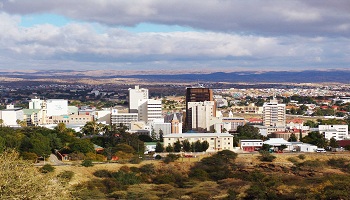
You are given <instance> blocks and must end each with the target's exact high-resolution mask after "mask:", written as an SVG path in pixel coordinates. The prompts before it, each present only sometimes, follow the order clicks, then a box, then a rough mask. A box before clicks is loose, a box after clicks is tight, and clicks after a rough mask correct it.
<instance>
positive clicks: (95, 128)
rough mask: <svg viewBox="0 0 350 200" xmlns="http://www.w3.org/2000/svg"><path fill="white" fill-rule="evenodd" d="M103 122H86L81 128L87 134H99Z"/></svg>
mask: <svg viewBox="0 0 350 200" xmlns="http://www.w3.org/2000/svg"><path fill="white" fill-rule="evenodd" d="M102 127H103V124H101V123H97V122H96V121H95V120H93V121H90V122H86V124H85V125H84V127H83V128H82V129H81V131H82V133H83V134H85V135H97V134H99V133H100V132H101V131H102Z"/></svg>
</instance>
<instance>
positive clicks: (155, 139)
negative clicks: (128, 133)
mask: <svg viewBox="0 0 350 200" xmlns="http://www.w3.org/2000/svg"><path fill="white" fill-rule="evenodd" d="M151 138H152V140H153V141H157V133H156V132H155V131H154V129H153V127H152V131H151Z"/></svg>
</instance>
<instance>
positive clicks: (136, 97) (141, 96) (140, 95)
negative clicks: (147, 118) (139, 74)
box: [129, 85, 149, 113]
mask: <svg viewBox="0 0 350 200" xmlns="http://www.w3.org/2000/svg"><path fill="white" fill-rule="evenodd" d="M148 98H149V97H148V89H145V88H140V86H138V85H136V86H135V89H131V88H129V113H138V109H139V101H141V100H145V99H148Z"/></svg>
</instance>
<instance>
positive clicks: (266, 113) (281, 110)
mask: <svg viewBox="0 0 350 200" xmlns="http://www.w3.org/2000/svg"><path fill="white" fill-rule="evenodd" d="M263 125H264V126H267V127H269V126H273V127H284V126H285V125H286V105H285V104H279V103H278V101H277V100H275V99H272V100H270V102H269V103H264V106H263Z"/></svg>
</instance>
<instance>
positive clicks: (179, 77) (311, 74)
mask: <svg viewBox="0 0 350 200" xmlns="http://www.w3.org/2000/svg"><path fill="white" fill-rule="evenodd" d="M171 73H172V72H171V71H163V72H162V74H159V73H158V74H157V73H153V74H152V72H147V71H140V72H137V71H133V72H126V71H120V72H118V71H115V70H111V71H110V72H109V71H108V70H107V71H86V72H84V71H73V70H72V71H68V70H64V71H60V70H50V71H30V72H24V71H12V72H6V71H2V72H0V76H2V77H9V78H22V79H31V80H35V79H39V78H40V79H43V78H53V77H54V78H56V79H57V78H58V79H62V80H64V79H71V78H75V79H77V78H78V79H79V78H91V79H108V78H134V79H135V78H136V79H143V80H145V81H157V82H161V81H163V80H166V81H167V82H172V81H174V82H180V81H182V82H194V81H199V82H230V83H242V82H243V83H244V82H245V83H322V82H338V83H350V70H328V71H317V70H307V71H298V72H296V71H270V72H257V71H256V72H253V71H245V72H243V71H241V72H215V73H203V74H201V73H198V72H196V73H184V74H181V73H179V72H176V73H174V74H171Z"/></svg>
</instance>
